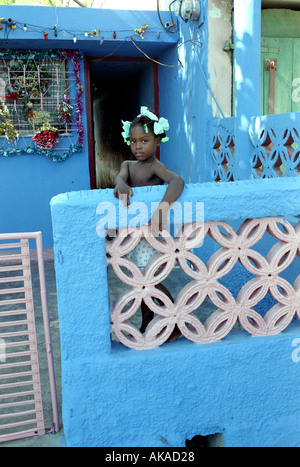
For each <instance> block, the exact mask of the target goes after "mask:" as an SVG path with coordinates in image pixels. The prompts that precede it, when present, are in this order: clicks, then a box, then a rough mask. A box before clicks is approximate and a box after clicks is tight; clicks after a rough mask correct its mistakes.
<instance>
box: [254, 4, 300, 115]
mask: <svg viewBox="0 0 300 467" xmlns="http://www.w3.org/2000/svg"><path fill="white" fill-rule="evenodd" d="M261 58H262V60H261V77H262V79H261V91H262V93H261V95H262V103H261V112H262V115H267V114H269V113H275V114H278V113H287V112H300V12H299V11H291V10H263V11H262V44H261ZM272 68H273V70H272ZM272 73H273V81H272V76H270V75H271V74H272ZM270 78H271V79H270ZM270 85H271V86H270ZM270 98H271V100H270ZM273 99H274V104H273V106H272V100H273ZM270 106H271V107H270ZM270 109H271V112H270Z"/></svg>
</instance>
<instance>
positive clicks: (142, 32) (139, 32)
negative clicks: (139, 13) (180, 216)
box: [134, 24, 149, 39]
mask: <svg viewBox="0 0 300 467" xmlns="http://www.w3.org/2000/svg"><path fill="white" fill-rule="evenodd" d="M148 27H149V26H148V24H143V25H142V26H141V27H140V29H135V30H134V32H135V34H136V35H137V36H140V38H141V39H144V35H145V34H146V29H147V28H148Z"/></svg>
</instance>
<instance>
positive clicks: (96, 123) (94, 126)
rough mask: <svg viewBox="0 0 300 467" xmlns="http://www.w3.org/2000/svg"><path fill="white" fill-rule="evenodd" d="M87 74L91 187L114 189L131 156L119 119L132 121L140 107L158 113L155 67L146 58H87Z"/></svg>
mask: <svg viewBox="0 0 300 467" xmlns="http://www.w3.org/2000/svg"><path fill="white" fill-rule="evenodd" d="M86 71H88V73H87V72H86V79H87V80H88V82H89V85H90V92H89V93H88V94H89V95H88V99H89V107H90V109H87V112H88V115H90V118H89V117H88V127H89V129H88V130H89V153H90V173H91V188H113V187H114V179H115V177H116V175H117V174H118V172H119V169H120V165H121V163H122V162H123V161H124V160H126V159H130V158H131V157H132V156H131V152H130V149H129V147H128V146H127V145H126V144H124V141H123V138H122V135H121V132H122V122H121V120H129V121H131V120H133V119H134V118H135V117H136V115H137V114H138V112H139V109H140V107H141V105H146V106H148V107H149V108H152V109H153V110H155V111H156V112H158V89H157V67H156V65H155V64H154V63H153V62H151V61H149V60H147V59H136V58H133V59H128V58H127V59H124V58H110V59H101V58H89V59H88V63H87V68H86Z"/></svg>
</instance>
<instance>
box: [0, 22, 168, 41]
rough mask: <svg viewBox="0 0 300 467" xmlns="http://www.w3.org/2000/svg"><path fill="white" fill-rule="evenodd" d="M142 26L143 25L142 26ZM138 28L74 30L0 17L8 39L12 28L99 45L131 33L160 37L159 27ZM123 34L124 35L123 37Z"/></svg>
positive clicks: (127, 37)
mask: <svg viewBox="0 0 300 467" xmlns="http://www.w3.org/2000/svg"><path fill="white" fill-rule="evenodd" d="M143 26H144V27H143ZM143 26H142V27H141V28H140V29H134V30H132V29H118V30H110V29H92V30H88V29H85V30H74V29H64V28H58V22H57V23H56V24H55V25H54V26H53V27H49V26H47V27H45V26H40V25H36V24H30V23H23V22H21V21H14V20H12V19H11V18H9V19H7V20H5V18H0V30H1V29H4V38H5V39H6V40H8V36H9V35H10V33H11V31H12V30H19V31H24V32H25V33H26V32H28V33H41V35H42V37H43V38H44V40H45V41H47V40H48V39H49V38H50V37H51V36H52V37H53V38H55V39H56V38H58V37H59V36H62V37H63V38H66V37H67V36H69V37H70V38H72V39H73V42H74V43H76V42H77V40H82V39H88V38H90V39H97V38H98V39H99V40H100V43H101V45H102V44H103V42H104V40H110V39H114V40H116V39H117V38H119V37H121V38H122V39H125V38H126V39H129V38H130V37H131V36H132V34H133V33H134V34H135V35H138V36H139V37H140V38H141V39H144V37H145V35H146V34H149V33H150V34H156V36H157V38H158V39H159V38H160V33H161V28H158V27H149V26H148V25H143ZM124 35H125V37H124Z"/></svg>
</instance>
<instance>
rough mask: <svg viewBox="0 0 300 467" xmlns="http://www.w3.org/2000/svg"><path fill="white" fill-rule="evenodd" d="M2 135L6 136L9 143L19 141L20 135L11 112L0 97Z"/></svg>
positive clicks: (0, 128) (0, 129)
mask: <svg viewBox="0 0 300 467" xmlns="http://www.w3.org/2000/svg"><path fill="white" fill-rule="evenodd" d="M0 135H1V136H5V138H6V139H7V141H8V142H9V143H13V142H15V141H17V140H18V139H19V133H18V132H17V130H16V128H15V127H14V124H13V122H12V121H11V119H10V114H9V110H8V108H7V107H6V105H5V104H4V102H3V100H2V99H1V97H0Z"/></svg>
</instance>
